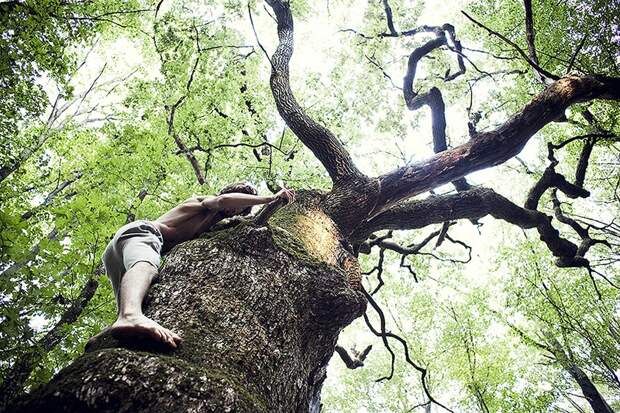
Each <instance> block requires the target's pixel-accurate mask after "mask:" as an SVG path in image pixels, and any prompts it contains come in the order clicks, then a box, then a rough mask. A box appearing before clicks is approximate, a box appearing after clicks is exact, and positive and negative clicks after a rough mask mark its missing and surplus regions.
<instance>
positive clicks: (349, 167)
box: [266, 0, 363, 183]
mask: <svg viewBox="0 0 620 413" xmlns="http://www.w3.org/2000/svg"><path fill="white" fill-rule="evenodd" d="M266 1H267V4H269V6H271V8H272V9H273V11H274V13H275V15H276V18H277V21H278V39H279V44H278V47H277V49H276V51H275V52H274V54H273V56H272V57H271V62H272V70H271V78H270V84H271V91H272V93H273V97H274V99H275V103H276V107H277V108H278V112H279V113H280V116H282V119H284V121H285V122H286V124H287V125H288V127H289V128H291V130H292V131H293V133H294V134H295V135H297V137H299V139H300V140H301V141H302V142H303V143H304V145H306V146H307V147H308V148H309V149H310V150H311V151H312V153H313V154H314V155H315V156H316V157H317V158H318V159H319V161H321V163H322V164H323V166H324V167H325V169H327V172H328V173H329V176H330V177H331V179H332V181H333V182H334V183H336V182H338V181H346V180H348V179H351V178H354V177H355V178H361V177H363V175H362V173H361V172H360V171H359V170H358V169H357V167H356V166H355V165H354V164H353V160H352V159H351V156H350V155H349V153H348V152H347V150H346V149H345V148H344V146H343V145H342V144H341V143H340V142H339V141H338V139H337V138H336V137H335V136H334V134H333V133H332V132H330V131H329V130H328V129H327V128H326V127H325V126H323V125H321V124H319V123H317V122H316V121H314V120H313V119H312V118H310V117H309V116H308V115H307V114H306V113H305V111H304V110H303V109H302V108H301V106H300V105H299V103H297V100H295V96H294V95H293V91H292V90H291V86H290V82H289V62H290V60H291V56H292V55H293V16H292V14H291V10H290V7H289V3H288V2H284V1H281V0H266Z"/></svg>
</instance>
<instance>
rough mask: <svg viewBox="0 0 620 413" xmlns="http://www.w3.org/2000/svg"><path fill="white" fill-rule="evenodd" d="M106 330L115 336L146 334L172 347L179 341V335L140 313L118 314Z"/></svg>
mask: <svg viewBox="0 0 620 413" xmlns="http://www.w3.org/2000/svg"><path fill="white" fill-rule="evenodd" d="M107 330H109V331H110V333H111V334H112V335H114V336H117V337H118V336H122V337H135V336H148V337H151V338H152V339H154V340H157V341H161V342H162V343H164V344H168V345H169V346H170V347H172V348H176V347H177V344H178V343H180V342H181V337H179V335H177V334H176V333H173V332H172V331H170V330H168V329H167V328H164V327H162V326H160V325H159V324H157V323H156V322H155V321H153V320H151V319H150V318H148V317H146V316H144V315H142V314H140V315H129V316H119V318H118V320H116V321H115V322H114V324H112V325H111V326H110V327H108V329H107ZM104 331H105V330H104Z"/></svg>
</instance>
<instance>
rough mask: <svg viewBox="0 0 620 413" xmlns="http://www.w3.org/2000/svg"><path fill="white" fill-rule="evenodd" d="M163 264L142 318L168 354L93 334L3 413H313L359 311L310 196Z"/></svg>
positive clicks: (177, 252)
mask: <svg viewBox="0 0 620 413" xmlns="http://www.w3.org/2000/svg"><path fill="white" fill-rule="evenodd" d="M301 198H302V200H301V201H299V202H297V203H296V204H293V205H291V206H289V207H286V208H284V209H283V210H281V211H279V212H278V213H277V214H276V215H275V216H274V217H273V218H272V220H271V223H270V225H269V226H268V227H254V226H252V225H249V224H240V225H238V226H237V227H234V228H232V229H226V230H222V231H218V232H212V233H207V234H206V235H205V236H204V237H203V238H200V239H196V240H192V241H189V242H186V243H184V244H182V245H180V246H178V247H177V248H175V249H174V250H173V251H172V252H171V253H170V254H169V255H168V256H167V257H166V261H165V264H164V266H163V268H162V270H161V273H160V277H159V280H158V281H157V282H156V283H155V284H154V285H153V286H152V287H151V290H150V291H149V294H148V296H147V298H146V300H145V314H146V315H147V316H149V317H151V318H153V319H154V320H156V321H158V322H160V323H161V324H162V325H163V326H166V327H168V328H170V329H172V330H173V331H175V332H177V333H179V334H180V335H181V336H182V337H183V338H184V341H183V343H182V345H181V346H180V347H179V349H177V350H167V349H165V348H161V347H160V346H159V345H156V344H153V343H152V342H146V341H140V340H133V341H123V340H117V339H114V338H112V337H111V336H109V335H102V337H101V339H100V340H99V341H98V342H97V343H95V344H94V345H93V346H92V348H90V349H89V352H88V353H86V354H84V355H83V356H81V357H80V358H78V359H77V360H76V361H75V362H74V363H73V364H71V365H70V366H68V367H67V368H65V369H63V370H62V371H61V372H60V373H59V374H58V375H57V376H56V377H55V378H54V379H53V380H52V381H51V382H50V383H49V384H48V385H45V386H43V387H42V388H40V389H38V390H36V391H35V392H34V393H33V394H32V395H31V397H29V398H28V399H26V400H23V401H22V402H20V404H19V405H17V406H14V407H13V408H12V411H16V412H26V411H39V410H40V411H46V412H61V411H62V412H84V411H88V412H190V411H191V412H226V411H235V412H291V411H295V412H318V410H319V409H320V390H321V386H322V383H323V381H324V379H325V366H326V365H327V362H328V361H329V359H330V358H331V356H332V354H333V351H334V347H335V345H336V341H337V338H338V334H339V332H340V330H341V329H342V328H343V327H344V326H346V325H347V324H349V323H350V322H351V321H352V320H354V319H355V318H357V317H359V316H360V315H361V314H362V313H363V312H364V310H365V307H366V301H365V299H364V296H363V294H362V292H361V290H360V288H361V286H360V275H359V266H358V265H357V262H356V261H355V260H354V258H352V256H351V255H350V254H349V253H348V252H347V251H346V250H344V249H343V248H342V246H341V245H342V242H341V239H340V235H339V233H338V230H337V229H336V227H335V225H334V224H333V222H332V220H331V219H330V218H329V217H328V216H327V215H325V213H323V212H322V211H321V210H320V208H318V207H317V202H316V201H317V199H318V198H320V195H317V194H305V196H301Z"/></svg>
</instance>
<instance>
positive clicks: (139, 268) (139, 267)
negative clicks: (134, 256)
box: [127, 261, 159, 278]
mask: <svg viewBox="0 0 620 413" xmlns="http://www.w3.org/2000/svg"><path fill="white" fill-rule="evenodd" d="M130 271H131V272H132V273H140V274H143V275H146V276H149V277H150V278H154V277H156V276H157V274H158V273H159V271H158V270H157V267H155V265H153V264H152V263H150V262H148V261H138V262H136V263H135V264H134V265H132V266H131V268H130V269H129V270H127V272H130Z"/></svg>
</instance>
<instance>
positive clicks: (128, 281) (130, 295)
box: [89, 183, 295, 348]
mask: <svg viewBox="0 0 620 413" xmlns="http://www.w3.org/2000/svg"><path fill="white" fill-rule="evenodd" d="M256 194H257V191H256V189H255V188H254V187H253V186H251V185H249V184H245V183H238V184H233V185H229V186H227V187H225V188H224V189H222V190H221V191H220V193H219V195H218V196H199V197H194V198H190V199H188V200H186V201H185V202H183V203H181V204H179V205H177V206H176V207H174V208H173V209H171V210H170V211H168V212H166V213H165V214H164V215H162V216H160V217H159V218H157V220H155V221H135V222H132V223H130V224H127V225H125V226H123V227H122V228H121V229H119V230H118V232H117V233H116V234H115V235H114V238H113V239H112V241H110V243H109V244H108V246H107V248H106V250H105V252H104V253H103V265H104V266H105V269H106V273H107V274H108V277H109V278H110V281H111V282H112V288H113V289H114V295H115V297H116V304H117V309H118V318H117V320H116V321H115V322H114V324H112V325H111V326H110V327H108V328H106V329H105V330H104V331H110V332H111V333H112V334H114V335H116V336H147V337H150V338H152V339H154V340H158V341H161V342H163V343H164V344H167V345H169V346H170V347H173V348H176V347H177V345H178V344H179V343H180V342H181V337H180V336H179V335H178V334H176V333H174V332H172V331H170V330H168V329H167V328H164V327H162V326H160V325H159V324H158V323H156V322H155V321H153V320H151V319H150V318H148V317H146V316H145V315H144V314H143V313H142V300H143V299H144V296H145V295H146V292H147V291H148V289H149V287H150V285H151V282H152V281H153V279H154V278H155V277H156V276H157V273H158V268H159V263H160V258H161V253H162V252H167V251H169V250H171V249H172V248H173V247H174V246H175V245H177V244H180V243H181V242H184V241H187V240H190V239H193V238H196V237H197V236H199V235H200V234H201V233H203V232H205V231H207V230H208V229H210V228H211V227H212V226H213V225H214V224H215V223H216V222H218V221H220V220H222V219H223V218H228V217H232V216H235V215H248V214H250V212H251V210H252V207H253V206H254V205H261V204H267V203H270V202H272V201H275V200H277V199H283V200H284V201H285V203H291V202H293V201H294V200H295V195H294V193H293V192H292V191H289V190H288V189H282V190H281V191H280V192H278V193H277V194H276V195H274V196H258V195H256ZM102 333H103V331H102V332H101V333H99V334H98V335H97V336H99V335H101V334H102ZM97 336H95V337H93V338H91V339H90V341H89V343H92V341H93V340H94V339H95V338H96V337H97Z"/></svg>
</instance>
